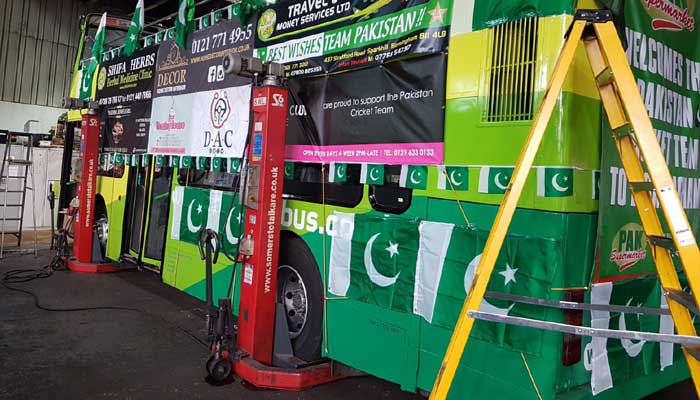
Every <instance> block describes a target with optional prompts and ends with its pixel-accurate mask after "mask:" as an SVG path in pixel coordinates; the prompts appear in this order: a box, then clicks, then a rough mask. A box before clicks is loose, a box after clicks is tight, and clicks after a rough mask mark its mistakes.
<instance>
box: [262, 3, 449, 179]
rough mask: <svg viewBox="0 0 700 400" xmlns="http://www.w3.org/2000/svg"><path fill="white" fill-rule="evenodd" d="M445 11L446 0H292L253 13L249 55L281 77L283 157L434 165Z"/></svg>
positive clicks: (439, 137)
mask: <svg viewBox="0 0 700 400" xmlns="http://www.w3.org/2000/svg"><path fill="white" fill-rule="evenodd" d="M451 15H452V1H451V0H377V1H374V2H367V1H361V0H322V1H314V2H309V1H303V0H292V1H285V2H280V3H277V4H275V5H273V6H272V7H271V8H269V9H267V10H264V11H262V12H260V13H258V15H257V16H256V20H257V28H256V31H255V33H256V34H255V54H256V56H257V57H260V58H261V59H263V60H264V61H267V62H279V63H283V64H284V65H285V73H286V75H287V77H288V78H289V79H290V80H289V89H290V109H289V129H288V132H287V138H288V139H287V145H288V146H287V154H286V159H287V160H288V161H302V162H336V161H337V162H351V163H366V162H375V163H385V164H424V165H427V164H440V163H441V162H442V160H443V147H444V144H443V141H444V113H445V111H444V106H445V82H446V68H447V56H446V54H445V50H446V49H447V44H448V41H449V28H450V21H451ZM338 72H343V73H342V74H337V73H338Z"/></svg>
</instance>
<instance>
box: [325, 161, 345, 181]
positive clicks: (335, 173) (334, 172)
mask: <svg viewBox="0 0 700 400" xmlns="http://www.w3.org/2000/svg"><path fill="white" fill-rule="evenodd" d="M347 180H348V165H347V164H345V163H336V162H332V163H330V165H329V167H328V182H330V183H343V182H347Z"/></svg>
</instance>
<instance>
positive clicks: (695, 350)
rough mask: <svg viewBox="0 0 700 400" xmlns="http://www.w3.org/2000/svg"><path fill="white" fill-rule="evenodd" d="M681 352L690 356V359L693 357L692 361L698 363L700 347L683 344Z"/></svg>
mask: <svg viewBox="0 0 700 400" xmlns="http://www.w3.org/2000/svg"><path fill="white" fill-rule="evenodd" d="M683 350H685V352H686V353H688V354H690V355H691V357H693V358H694V359H696V360H698V361H700V345H697V344H684V345H683Z"/></svg>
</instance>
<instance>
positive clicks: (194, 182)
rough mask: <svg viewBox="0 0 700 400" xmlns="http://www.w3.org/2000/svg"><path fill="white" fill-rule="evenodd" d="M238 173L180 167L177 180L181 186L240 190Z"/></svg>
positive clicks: (228, 190) (229, 190) (231, 190)
mask: <svg viewBox="0 0 700 400" xmlns="http://www.w3.org/2000/svg"><path fill="white" fill-rule="evenodd" d="M238 176H239V175H238V174H230V173H228V172H213V171H209V170H198V169H194V168H191V169H190V168H179V169H178V173H177V182H178V183H179V184H180V185H181V186H185V185H187V186H194V187H201V188H206V189H218V190H224V191H227V192H237V191H238V186H239V185H238Z"/></svg>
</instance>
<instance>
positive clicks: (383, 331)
mask: <svg viewBox="0 0 700 400" xmlns="http://www.w3.org/2000/svg"><path fill="white" fill-rule="evenodd" d="M326 310H327V316H326V324H327V326H328V336H327V339H326V340H327V341H326V343H325V348H324V350H326V351H327V353H324V354H325V355H327V356H328V357H330V358H332V359H334V360H338V361H341V362H343V363H344V364H347V365H350V366H352V367H355V368H358V369H360V370H362V371H365V372H368V373H370V374H372V375H376V376H381V377H382V379H386V380H388V381H391V382H395V383H398V384H400V385H401V388H402V389H404V390H408V391H413V390H415V388H416V371H417V369H418V344H419V343H418V339H419V332H420V318H419V317H418V316H416V315H412V314H405V313H399V312H394V311H390V310H385V309H382V308H379V307H376V306H373V305H370V304H365V303H361V302H358V301H352V300H333V301H328V302H327V306H326Z"/></svg>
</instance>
